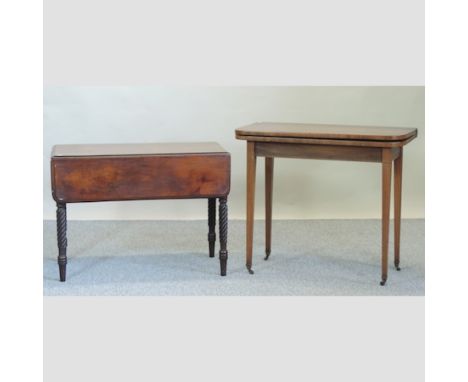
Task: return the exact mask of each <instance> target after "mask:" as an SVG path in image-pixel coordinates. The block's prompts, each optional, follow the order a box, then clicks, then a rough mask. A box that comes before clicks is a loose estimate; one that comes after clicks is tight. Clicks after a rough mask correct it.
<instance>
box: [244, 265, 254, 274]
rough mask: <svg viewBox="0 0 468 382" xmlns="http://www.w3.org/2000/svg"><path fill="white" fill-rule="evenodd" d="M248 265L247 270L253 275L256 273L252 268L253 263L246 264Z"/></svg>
mask: <svg viewBox="0 0 468 382" xmlns="http://www.w3.org/2000/svg"><path fill="white" fill-rule="evenodd" d="M246 267H247V271H248V272H249V273H250V274H251V275H253V274H254V271H253V270H252V266H251V265H246Z"/></svg>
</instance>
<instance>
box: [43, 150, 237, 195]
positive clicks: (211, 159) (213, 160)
mask: <svg viewBox="0 0 468 382" xmlns="http://www.w3.org/2000/svg"><path fill="white" fill-rule="evenodd" d="M51 165H52V190H53V196H54V199H55V200H56V201H59V202H64V203H76V202H97V201H117V200H145V199H178V198H208V197H219V196H225V195H227V194H228V193H229V188H230V156H229V154H226V153H220V154H180V155H178V156H177V155H154V156H152V155H145V156H136V155H135V156H122V157H120V156H92V157H85V156H83V157H53V158H52V163H51Z"/></svg>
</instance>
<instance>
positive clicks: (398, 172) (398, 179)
mask: <svg viewBox="0 0 468 382" xmlns="http://www.w3.org/2000/svg"><path fill="white" fill-rule="evenodd" d="M399 154H400V155H399V156H398V157H397V158H396V159H395V161H394V162H393V166H394V181H393V185H394V191H393V192H394V203H393V206H394V212H393V215H394V217H393V220H394V236H395V239H394V251H393V255H394V265H395V268H396V270H397V271H399V270H400V231H401V190H402V183H403V150H401V152H400V153H399Z"/></svg>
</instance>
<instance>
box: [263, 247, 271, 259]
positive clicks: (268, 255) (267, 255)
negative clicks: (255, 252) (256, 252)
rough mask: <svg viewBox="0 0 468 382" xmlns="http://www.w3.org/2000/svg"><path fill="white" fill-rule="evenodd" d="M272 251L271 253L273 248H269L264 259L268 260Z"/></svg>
mask: <svg viewBox="0 0 468 382" xmlns="http://www.w3.org/2000/svg"><path fill="white" fill-rule="evenodd" d="M270 253H271V250H270V249H267V250H266V251H265V258H264V260H268V258H269V257H270Z"/></svg>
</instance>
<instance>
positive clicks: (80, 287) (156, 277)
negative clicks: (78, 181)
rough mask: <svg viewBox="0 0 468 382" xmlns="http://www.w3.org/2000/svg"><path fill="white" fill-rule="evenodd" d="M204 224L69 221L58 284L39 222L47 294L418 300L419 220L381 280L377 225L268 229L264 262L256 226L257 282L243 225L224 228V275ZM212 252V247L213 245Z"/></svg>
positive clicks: (278, 224) (52, 236) (407, 228)
mask: <svg viewBox="0 0 468 382" xmlns="http://www.w3.org/2000/svg"><path fill="white" fill-rule="evenodd" d="M207 228H208V227H207V222H206V221H70V222H68V269H67V281H66V282H65V283H61V282H59V281H58V266H57V263H56V256H57V246H56V231H55V221H44V295H115V296H122V295H155V296H161V295H256V296H262V295H327V296H330V295H332V296H335V295H357V296H362V295H424V220H405V221H403V222H402V235H401V236H402V239H401V240H402V242H401V267H402V270H401V271H400V272H397V271H395V270H394V268H393V266H392V264H393V260H392V259H393V250H392V248H393V241H391V242H390V261H389V278H388V281H387V285H386V286H384V287H382V286H380V285H379V281H380V221H379V220H307V221H303V220H291V221H274V222H273V243H272V247H273V248H272V253H271V256H270V259H269V260H268V261H264V260H263V256H264V222H263V221H256V224H255V239H254V263H253V269H254V270H255V274H254V275H249V274H248V273H247V271H246V269H245V265H244V264H245V251H244V247H245V222H244V221H230V222H229V242H228V250H229V260H228V275H227V276H226V277H221V276H220V275H219V260H218V258H217V254H216V257H215V258H209V257H208V243H207ZM217 250H219V246H218V243H217Z"/></svg>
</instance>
